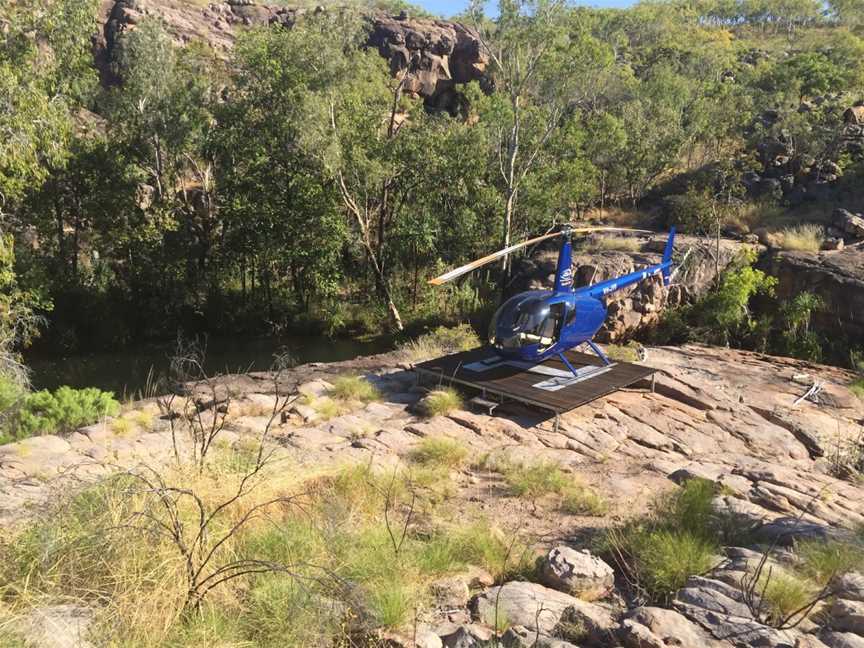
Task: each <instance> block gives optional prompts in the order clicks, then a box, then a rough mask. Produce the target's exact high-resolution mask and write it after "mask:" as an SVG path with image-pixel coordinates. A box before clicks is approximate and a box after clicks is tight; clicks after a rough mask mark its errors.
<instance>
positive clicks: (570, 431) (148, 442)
mask: <svg viewBox="0 0 864 648" xmlns="http://www.w3.org/2000/svg"><path fill="white" fill-rule="evenodd" d="M646 362H647V363H648V364H650V365H652V366H654V367H656V368H657V369H658V373H657V375H656V381H655V383H654V385H653V390H652V389H651V385H649V384H646V385H642V386H637V387H636V388H633V389H629V390H625V391H619V392H617V393H615V394H611V395H609V396H607V397H605V398H602V399H600V400H597V401H595V402H593V403H591V404H589V405H586V406H584V407H581V408H579V409H577V410H575V411H572V412H570V413H568V414H566V415H564V416H563V417H562V420H561V422H560V426H559V427H558V429H557V430H556V429H554V427H553V424H552V421H551V420H550V419H549V418H548V417H545V416H544V415H542V414H541V413H538V412H536V411H532V410H529V409H525V408H522V407H517V406H510V405H508V406H506V407H501V408H499V409H498V410H496V414H497V415H496V416H494V417H490V416H487V415H484V414H479V413H476V412H471V411H455V412H452V413H450V414H449V415H447V416H435V417H432V418H424V417H421V416H419V415H418V414H417V413H416V410H417V408H416V407H415V404H416V403H417V402H418V400H420V399H421V398H422V396H423V394H424V389H423V388H422V386H418V385H417V384H416V377H415V376H414V374H413V373H412V372H411V371H410V370H409V369H408V366H407V365H405V364H403V362H402V359H401V358H400V357H399V356H398V355H395V354H390V355H382V356H376V357H371V358H364V359H358V360H355V361H351V362H345V363H336V364H327V365H323V364H312V365H304V366H302V367H298V368H296V369H294V370H292V371H290V372H288V373H286V374H284V375H282V376H281V378H280V379H279V381H278V385H279V390H280V392H282V393H295V394H305V395H307V396H308V397H309V398H312V399H314V398H318V397H321V396H322V395H323V394H326V393H327V392H328V390H329V389H330V387H331V383H330V381H332V380H333V379H334V378H335V377H336V376H339V375H340V374H345V373H352V374H356V373H358V372H360V373H363V374H365V375H366V376H367V378H368V379H369V380H371V381H373V382H374V383H375V384H376V385H377V386H378V388H379V390H380V392H381V394H382V399H381V400H380V401H377V402H372V403H369V404H367V405H365V406H359V405H358V407H357V408H355V409H354V410H353V411H350V412H349V413H342V414H339V415H337V416H334V417H332V418H329V419H327V420H323V418H322V417H321V415H320V413H319V412H316V411H315V409H314V408H306V407H304V406H303V405H300V404H298V405H296V406H295V407H294V408H293V409H292V411H291V412H290V414H288V415H286V416H285V417H283V418H282V420H281V421H277V424H276V425H275V426H274V427H273V428H272V429H271V430H270V434H271V438H272V441H273V443H274V446H275V447H274V449H275V451H277V452H278V454H279V455H280V456H281V457H282V458H285V459H287V460H289V461H291V462H293V463H295V464H298V465H300V466H302V465H310V466H313V465H314V466H316V467H319V468H320V467H321V466H322V465H324V466H326V465H342V464H345V463H346V462H349V463H350V462H358V463H362V464H364V465H379V464H380V465H390V464H391V463H392V462H394V461H398V460H399V459H400V458H401V457H404V456H405V455H406V454H407V453H409V452H410V451H411V450H412V448H414V447H415V446H416V445H417V444H418V443H420V441H421V440H422V439H423V438H426V437H448V438H452V439H455V440H458V441H459V442H460V443H461V444H462V445H464V446H465V447H467V448H469V449H470V450H471V452H472V453H474V454H477V455H478V456H479V455H481V454H483V455H487V454H496V453H501V454H505V455H507V456H508V457H509V459H510V460H512V461H515V462H518V461H522V462H537V461H541V460H543V461H551V462H555V463H556V464H557V465H558V466H560V467H561V469H562V470H564V471H565V472H567V473H570V474H572V475H573V477H574V479H579V480H581V481H582V482H583V483H584V484H586V485H587V486H589V487H590V488H592V489H593V490H594V491H596V492H598V493H601V494H602V495H603V497H604V498H605V499H606V500H607V501H608V504H609V510H608V513H607V514H606V515H605V516H604V517H601V518H585V517H582V516H580V515H565V514H562V513H561V512H560V511H557V510H548V509H545V508H542V507H536V506H535V507H534V510H533V511H532V510H530V509H528V510H523V509H519V508H518V507H519V506H524V504H525V503H524V502H520V501H519V500H518V499H516V498H514V497H512V496H508V495H507V494H506V490H502V489H501V488H497V487H496V483H494V481H493V482H489V481H484V480H488V479H491V477H489V475H488V472H483V471H481V470H480V469H478V468H476V467H472V468H468V467H466V468H464V469H462V470H460V471H459V472H458V475H456V477H455V483H456V488H455V490H454V492H453V494H452V498H453V499H454V502H456V503H457V504H458V502H460V501H461V502H464V503H465V504H466V506H467V505H468V504H469V503H470V505H471V506H479V507H481V508H482V509H483V510H484V511H485V513H486V514H488V515H489V517H490V518H493V519H497V520H502V521H503V522H504V523H506V521H507V520H513V519H515V518H516V517H524V516H525V515H528V519H530V524H529V525H528V526H527V527H526V529H527V531H526V532H527V533H529V534H530V535H531V538H532V539H533V542H534V544H535V546H539V547H545V550H544V556H545V557H544V558H542V560H541V564H540V568H539V569H538V579H539V580H540V582H539V583H529V582H521V581H512V582H506V583H499V584H495V583H493V582H492V580H491V579H490V578H489V577H488V574H485V575H484V574H478V573H472V574H471V575H466V576H464V577H462V576H458V577H452V578H448V579H445V580H442V581H441V582H439V583H436V584H435V586H434V587H433V592H434V593H435V596H436V598H440V601H439V608H440V609H439V610H438V612H436V613H435V614H434V615H433V616H432V617H430V618H431V619H434V622H433V621H429V622H428V623H427V622H424V624H421V625H420V626H418V627H417V628H416V629H415V633H414V636H412V637H411V638H405V637H402V636H400V635H398V634H392V633H391V634H387V635H386V636H383V637H382V639H383V640H385V641H386V642H387V643H385V645H391V646H397V645H402V646H409V645H417V646H436V647H437V646H451V647H452V646H466V647H470V646H482V645H487V643H488V642H489V641H491V638H492V637H493V632H492V630H491V627H495V625H496V623H495V619H494V618H493V617H494V616H495V615H496V614H501V615H504V616H503V617H502V618H506V619H507V624H508V626H509V627H508V629H507V631H506V633H505V634H504V635H503V637H502V638H501V640H500V641H501V643H502V644H503V645H505V646H548V647H557V648H566V647H567V646H577V645H578V646H617V645H623V646H628V647H638V648H643V647H651V648H664V647H667V646H668V647H671V646H689V647H692V648H696V647H703V646H709V647H731V646H754V645H758V646H784V647H790V648H791V647H796V648H803V647H805V646H812V647H817V646H824V645H827V646H831V647H835V648H836V647H840V646H853V647H854V646H861V645H864V609H862V606H864V603H862V600H864V594H862V592H864V576H861V575H857V574H854V573H851V574H848V575H846V576H844V579H845V582H846V585H844V587H843V589H842V595H841V596H838V597H834V598H833V599H832V601H831V602H830V605H827V606H823V609H822V610H821V611H820V615H821V616H820V617H819V619H820V620H819V622H818V623H816V622H813V621H810V620H808V622H807V623H805V624H802V625H801V626H799V627H797V628H793V629H784V630H777V629H773V628H771V627H768V626H766V625H763V624H762V623H761V622H760V621H759V620H757V619H756V618H754V615H753V613H752V610H751V609H750V606H748V605H746V604H745V603H746V600H745V599H742V593H741V591H740V587H738V584H739V583H740V576H741V574H744V573H746V570H747V569H748V566H752V565H753V563H754V561H755V562H758V560H759V554H758V553H756V552H754V551H753V550H752V549H751V548H748V547H728V548H726V549H725V553H726V556H724V557H719V559H718V566H717V567H716V568H715V569H713V570H711V571H710V572H708V573H705V574H702V575H698V576H693V577H691V578H690V580H689V581H688V582H687V584H686V585H685V587H683V588H682V589H681V590H680V591H679V592H678V593H677V594H676V595H675V597H674V600H673V601H672V602H671V609H665V608H658V607H646V606H640V605H638V601H629V602H625V601H624V599H622V598H621V595H620V594H619V593H618V590H617V589H616V588H617V587H618V585H619V581H618V579H619V578H620V576H621V575H620V574H618V573H616V570H613V569H612V568H611V567H610V566H609V565H608V564H606V563H604V562H603V561H602V560H600V559H599V558H598V557H597V556H594V555H592V554H590V553H588V552H587V551H585V550H584V546H582V547H580V542H579V540H578V539H579V538H580V537H584V533H585V531H586V528H589V527H590V528H593V529H595V530H596V529H597V528H600V529H602V528H603V527H605V526H610V525H615V524H619V523H620V522H621V521H622V520H624V519H627V518H629V517H631V516H633V515H637V514H639V513H640V512H644V511H645V510H646V508H647V507H648V505H649V504H650V502H651V501H652V500H654V499H656V497H657V496H658V494H663V493H666V492H670V491H671V490H673V489H675V488H676V486H675V484H676V483H681V482H683V481H685V480H688V479H690V478H693V477H701V478H704V479H707V480H710V481H712V482H714V483H715V484H718V485H719V486H720V488H718V493H719V494H718V496H717V497H716V499H715V501H714V505H715V507H716V508H717V509H718V510H721V511H725V512H727V513H729V514H730V515H733V516H736V517H737V518H738V519H739V520H743V521H744V522H745V523H746V524H747V525H748V527H749V528H750V529H751V531H752V533H753V537H754V538H757V539H759V540H760V541H762V542H765V541H772V542H774V543H775V544H776V546H777V548H778V549H777V551H779V552H782V551H783V550H782V547H783V546H785V545H788V544H790V543H792V542H793V541H795V540H797V539H800V538H816V539H828V538H844V537H847V536H848V535H849V534H850V533H851V532H852V531H851V530H852V529H855V528H858V527H860V526H861V525H862V524H864V487H862V485H861V483H860V481H859V479H858V476H859V475H860V472H859V470H860V468H861V466H860V460H861V456H862V451H864V448H862V446H861V442H862V438H864V427H862V426H864V402H862V401H861V400H860V399H859V398H857V397H856V396H855V395H854V394H853V393H851V392H850V390H849V388H848V385H849V384H850V382H851V381H852V379H853V378H854V376H853V375H851V374H850V373H849V372H846V371H843V370H841V369H837V368H834V367H827V366H820V365H814V364H809V363H806V362H801V361H796V360H791V359H784V358H776V357H768V356H763V355H758V354H754V353H748V352H741V351H734V350H729V349H717V348H706V347H700V346H686V347H682V348H651V349H649V350H648V357H647V360H646ZM275 384H276V383H274V382H273V380H272V376H269V375H267V374H263V373H260V374H249V375H236V376H227V377H224V378H222V379H220V380H219V383H218V393H219V394H220V396H219V397H218V398H216V399H214V400H213V402H210V403H209V406H210V407H211V408H212V410H213V411H214V412H215V411H218V410H219V408H220V407H221V408H222V410H223V413H224V414H225V415H226V416H227V421H228V425H227V426H226V429H225V430H224V431H223V432H222V437H221V443H226V444H238V447H240V446H239V444H243V443H244V440H245V441H248V439H249V438H250V437H253V436H254V437H258V436H260V434H261V433H262V430H263V429H264V426H266V425H267V424H268V420H269V418H268V416H267V412H268V411H269V410H270V409H272V403H273V399H274V395H273V391H274V388H275V387H274V385H275ZM814 386H815V387H816V388H814ZM229 394H230V396H231V398H230V400H227V399H224V400H223V396H226V397H227V395H229ZM807 394H809V395H810V396H809V397H805V396H806V395H807ZM201 398H202V399H203V398H204V395H203V394H202V395H201ZM220 402H221V405H220ZM202 403H203V400H202ZM207 405H208V404H207V403H204V404H203V406H205V407H206V406H207ZM136 408H137V410H138V411H148V409H149V411H151V412H152V413H153V419H152V421H151V424H149V425H142V426H138V427H134V428H132V427H130V426H117V425H116V424H114V422H113V421H105V422H103V423H100V424H97V425H93V426H89V427H86V428H83V429H81V430H78V431H77V432H75V433H74V434H72V435H70V436H68V437H63V438H61V437H58V436H42V437H35V438H31V439H27V440H24V441H21V442H18V443H15V444H10V445H6V446H2V447H0V520H2V523H3V524H5V525H10V524H14V523H16V522H20V521H23V520H25V519H26V518H29V517H30V516H33V515H36V514H38V513H39V511H40V510H42V509H43V508H44V505H45V503H46V501H48V500H49V498H52V496H53V494H54V493H55V492H56V491H57V489H60V488H62V489H64V490H68V489H69V488H70V484H72V483H76V482H92V481H94V480H97V479H99V478H100V476H102V475H105V474H107V473H110V472H112V471H114V470H117V469H118V467H124V466H134V465H137V464H138V463H140V462H146V463H147V464H148V465H151V466H152V465H154V464H157V463H159V462H163V461H170V458H171V456H172V441H171V434H170V431H169V430H168V429H167V425H168V424H167V420H166V418H167V417H161V415H160V412H159V411H158V408H157V407H156V405H155V403H154V402H151V401H144V402H142V403H138V404H136ZM142 420H144V419H143V418H142ZM518 511H521V512H520V513H519V514H518V515H517V512H518ZM60 607H62V606H60ZM61 613H62V614H61ZM67 613H68V614H67ZM39 614H51V615H52V619H53V621H52V623H55V622H56V623H61V621H58V620H57V619H58V618H59V619H61V620H62V619H65V618H69V619H71V621H70V623H72V622H73V621H74V623H76V624H80V623H81V622H82V621H81V620H82V617H84V618H85V619H86V610H85V611H82V610H78V609H74V610H72V611H71V612H70V611H69V610H59V611H58V610H54V609H53V608H45V609H40V610H39ZM38 623H39V622H38V620H36V621H34V624H37V625H38ZM63 623H65V622H63ZM42 645H49V644H42Z"/></svg>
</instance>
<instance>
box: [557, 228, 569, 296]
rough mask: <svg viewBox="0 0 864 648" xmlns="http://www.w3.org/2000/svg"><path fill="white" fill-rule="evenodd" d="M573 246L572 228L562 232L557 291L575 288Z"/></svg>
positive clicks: (567, 290)
mask: <svg viewBox="0 0 864 648" xmlns="http://www.w3.org/2000/svg"><path fill="white" fill-rule="evenodd" d="M572 257H573V246H572V244H571V243H570V229H569V228H566V229H565V230H564V231H563V232H561V248H560V249H559V250H558V268H557V269H556V270H555V292H556V293H557V292H570V291H571V290H573V265H572V263H573V261H572Z"/></svg>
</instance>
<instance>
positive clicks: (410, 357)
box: [399, 324, 480, 362]
mask: <svg viewBox="0 0 864 648" xmlns="http://www.w3.org/2000/svg"><path fill="white" fill-rule="evenodd" d="M478 346H480V338H479V337H477V334H476V333H475V332H474V329H473V328H471V326H470V325H469V324H460V325H459V326H455V327H453V328H447V327H445V326H440V327H438V328H437V329H435V330H434V331H431V332H429V333H426V334H424V335H421V336H420V337H418V338H417V339H416V340H412V341H410V342H408V343H406V344H403V345H402V346H401V347H400V348H399V355H400V356H401V357H402V358H403V360H404V361H405V362H422V361H423V360H429V359H430V358H437V357H438V356H442V355H448V354H450V353H457V352H459V351H469V350H471V349H476V348H477V347H478Z"/></svg>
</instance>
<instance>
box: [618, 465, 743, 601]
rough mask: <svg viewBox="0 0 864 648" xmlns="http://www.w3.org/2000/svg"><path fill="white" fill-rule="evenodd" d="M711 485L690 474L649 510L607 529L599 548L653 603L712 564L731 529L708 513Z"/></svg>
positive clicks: (728, 539) (711, 496)
mask: <svg viewBox="0 0 864 648" xmlns="http://www.w3.org/2000/svg"><path fill="white" fill-rule="evenodd" d="M716 492H717V489H716V486H715V485H714V484H713V483H712V482H710V481H707V480H703V479H692V480H690V481H688V482H685V483H684V484H683V485H682V486H681V488H680V489H678V490H677V491H676V492H675V493H674V494H672V495H670V496H666V497H664V498H663V499H662V500H659V501H657V502H656V503H655V505H654V510H653V512H652V513H651V514H650V515H648V516H646V517H644V518H640V519H636V520H633V521H631V522H629V523H627V524H626V525H624V526H623V527H619V528H615V529H611V530H610V531H609V532H608V533H607V535H606V538H605V541H604V544H605V546H604V547H603V551H604V552H605V553H606V554H607V555H608V556H609V557H610V559H612V560H613V561H614V562H615V563H617V565H618V568H619V569H621V570H622V571H623V572H625V573H628V574H630V575H631V581H632V582H633V583H634V587H636V588H637V589H638V590H640V593H643V594H645V595H646V596H647V598H648V599H649V600H650V601H651V602H654V603H666V602H668V601H669V600H670V598H671V597H672V595H673V594H674V593H675V591H676V590H678V589H679V588H681V587H682V586H683V585H684V584H685V582H686V581H687V578H688V577H689V576H692V575H696V574H702V573H705V572H706V571H708V570H709V569H711V568H712V567H713V566H714V559H715V558H714V557H715V555H716V554H718V553H719V551H720V547H721V543H722V542H726V541H730V542H731V541H732V536H731V535H730V534H733V533H735V532H736V529H735V528H734V527H732V526H730V524H729V521H728V520H721V519H720V518H719V517H718V516H717V515H716V514H715V512H714V510H713V506H712V500H713V499H714V496H715V494H716Z"/></svg>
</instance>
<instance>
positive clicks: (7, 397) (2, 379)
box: [0, 374, 26, 416]
mask: <svg viewBox="0 0 864 648" xmlns="http://www.w3.org/2000/svg"><path fill="white" fill-rule="evenodd" d="M25 393H26V391H25V390H24V388H23V387H22V386H21V385H20V384H18V382H16V381H15V380H13V379H12V378H10V377H9V376H5V375H3V374H0V416H3V414H4V413H5V412H7V411H8V410H10V409H12V408H13V407H15V405H17V404H18V402H19V401H20V400H21V399H22V398H24V394H25Z"/></svg>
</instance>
